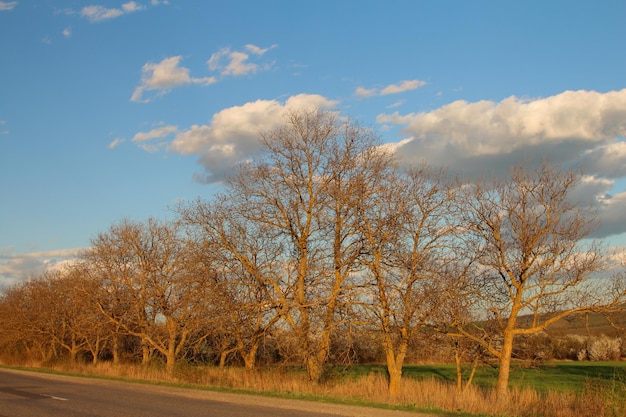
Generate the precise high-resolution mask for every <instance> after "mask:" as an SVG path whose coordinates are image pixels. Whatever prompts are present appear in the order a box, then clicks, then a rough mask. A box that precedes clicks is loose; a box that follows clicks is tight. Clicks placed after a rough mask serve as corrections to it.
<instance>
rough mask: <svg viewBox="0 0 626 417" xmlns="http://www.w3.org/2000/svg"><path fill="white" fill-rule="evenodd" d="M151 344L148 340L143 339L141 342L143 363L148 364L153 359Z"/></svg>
mask: <svg viewBox="0 0 626 417" xmlns="http://www.w3.org/2000/svg"><path fill="white" fill-rule="evenodd" d="M151 356H152V355H151V353H150V346H148V342H146V341H145V340H143V341H142V342H141V364H142V365H148V364H149V363H150V359H151Z"/></svg>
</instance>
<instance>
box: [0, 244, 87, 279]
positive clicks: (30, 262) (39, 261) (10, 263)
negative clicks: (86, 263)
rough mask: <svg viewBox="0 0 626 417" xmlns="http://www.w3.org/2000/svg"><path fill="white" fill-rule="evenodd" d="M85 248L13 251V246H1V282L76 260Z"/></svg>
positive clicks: (28, 275) (22, 277)
mask: <svg viewBox="0 0 626 417" xmlns="http://www.w3.org/2000/svg"><path fill="white" fill-rule="evenodd" d="M82 250H83V249H81V248H74V249H60V250H54V251H46V252H31V253H13V248H11V247H8V248H0V283H2V284H5V285H10V284H12V283H15V282H19V281H23V280H24V279H26V278H28V277H30V276H32V275H34V274H38V273H41V272H43V271H45V270H46V269H58V268H61V267H63V266H64V265H68V264H71V263H73V262H75V260H76V258H77V257H78V256H79V254H80V252H81V251H82Z"/></svg>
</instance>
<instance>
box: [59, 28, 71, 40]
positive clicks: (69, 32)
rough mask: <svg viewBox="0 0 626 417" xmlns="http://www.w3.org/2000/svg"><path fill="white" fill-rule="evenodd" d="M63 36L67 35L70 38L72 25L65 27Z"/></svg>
mask: <svg viewBox="0 0 626 417" xmlns="http://www.w3.org/2000/svg"><path fill="white" fill-rule="evenodd" d="M61 33H63V36H65V37H66V38H69V37H71V36H72V28H71V27H66V28H65V29H63V32H61Z"/></svg>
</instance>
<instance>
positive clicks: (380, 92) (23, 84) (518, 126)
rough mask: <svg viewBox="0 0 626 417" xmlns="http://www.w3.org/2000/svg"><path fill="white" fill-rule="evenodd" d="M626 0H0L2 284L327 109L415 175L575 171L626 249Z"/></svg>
mask: <svg viewBox="0 0 626 417" xmlns="http://www.w3.org/2000/svg"><path fill="white" fill-rule="evenodd" d="M625 21H626V2H624V1H622V0H616V1H610V0H597V1H592V0H588V1H578V0H551V1H544V0H541V1H533V0H530V1H480V0H477V1H448V0H442V1H420V0H410V1H398V0H385V1H371V0H360V1H358V2H355V1H347V0H345V1H337V0H332V1H328V0H316V1H294V0H287V1H283V0H267V1H254V0H253V1H237V0H232V1H195V0H186V1H183V0H168V1H165V0H137V1H130V2H125V1H124V0H122V1H115V0H111V1H109V0H107V1H105V0H94V1H91V0H90V1H78V0H67V1H65V0H15V1H7V0H3V1H0V57H1V64H0V285H10V284H11V283H15V282H19V281H20V280H23V279H26V278H27V277H29V276H31V275H32V274H36V273H38V272H40V271H42V270H43V269H44V268H53V267H58V265H62V264H64V263H66V262H71V260H72V259H73V258H74V257H75V256H76V254H77V253H78V252H79V251H80V250H81V249H84V248H87V247H88V246H89V244H90V240H91V239H93V238H95V237H96V235H97V234H98V233H101V232H106V231H107V230H108V229H109V228H110V227H111V225H113V224H115V223H117V222H119V221H121V220H122V219H132V220H137V221H143V220H146V219H147V218H149V217H155V218H170V217H171V216H173V208H174V207H175V206H176V205H177V204H178V203H179V202H181V201H188V200H193V199H196V198H198V197H202V198H211V196H212V195H214V193H216V192H219V190H220V189H221V180H222V179H223V178H224V176H225V175H228V174H229V173H230V172H231V170H232V168H233V166H235V165H236V164H237V163H238V162H240V161H243V160H246V159H248V158H250V157H252V156H253V155H254V154H255V152H257V151H258V150H259V147H260V145H259V141H258V138H259V133H260V132H262V131H266V130H269V129H273V128H275V127H277V126H278V125H279V124H280V123H281V122H282V120H283V119H282V114H283V113H284V112H285V111H286V110H289V109H297V108H300V107H307V108H311V107H318V108H322V109H328V110H333V111H339V112H340V113H341V114H343V115H345V116H348V117H350V118H352V119H353V120H355V121H357V122H358V123H360V124H361V125H363V126H366V127H369V128H372V129H373V130H374V131H375V132H376V133H377V134H378V135H379V136H380V138H381V141H382V142H384V143H386V144H388V145H389V147H390V148H392V149H395V151H396V152H397V154H398V157H399V160H400V162H401V163H402V164H404V165H409V164H412V163H419V162H422V161H427V162H428V163H429V164H430V165H433V166H443V167H447V168H448V169H460V170H462V171H463V173H464V174H465V175H479V174H480V173H481V172H482V173H484V172H485V171H488V173H489V174H490V175H495V176H498V175H505V174H506V173H507V172H508V170H509V168H510V166H511V165H512V164H516V163H521V162H524V163H525V164H529V165H532V164H540V163H541V162H542V161H545V160H548V161H549V162H551V163H555V164H563V165H564V166H567V167H574V166H581V167H582V169H583V170H584V173H585V176H584V181H583V183H582V186H581V188H580V190H579V195H580V196H581V198H582V199H583V200H584V201H589V202H594V203H596V204H597V205H598V207H599V213H600V219H601V221H602V223H601V226H600V228H599V229H598V230H597V231H596V233H595V235H594V236H595V237H598V238H602V239H605V241H606V242H607V243H608V244H609V246H610V247H612V248H626V142H625V139H624V138H625V137H626V47H625V46H624V42H625V40H626V25H625V24H624V22H625Z"/></svg>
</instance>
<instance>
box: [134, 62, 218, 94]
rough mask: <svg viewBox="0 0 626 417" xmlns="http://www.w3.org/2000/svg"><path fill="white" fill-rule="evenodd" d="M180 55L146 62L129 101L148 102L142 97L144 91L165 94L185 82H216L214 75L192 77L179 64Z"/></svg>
mask: <svg viewBox="0 0 626 417" xmlns="http://www.w3.org/2000/svg"><path fill="white" fill-rule="evenodd" d="M181 59H182V57H181V56H180V55H178V56H172V57H169V58H165V59H163V60H162V61H161V62H158V63H153V62H148V63H146V64H145V65H144V66H143V67H142V68H141V72H142V76H141V83H140V85H139V86H138V87H137V88H136V89H135V91H134V92H133V94H132V96H131V101H135V102H148V101H150V99H146V98H144V93H145V92H146V91H158V93H159V94H165V93H167V92H169V91H170V90H171V89H172V88H174V87H179V86H182V85H185V84H199V85H210V84H213V83H214V82H216V81H217V80H216V79H215V77H204V78H193V77H191V76H190V75H189V69H188V68H185V67H181V66H179V63H180V61H181Z"/></svg>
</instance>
